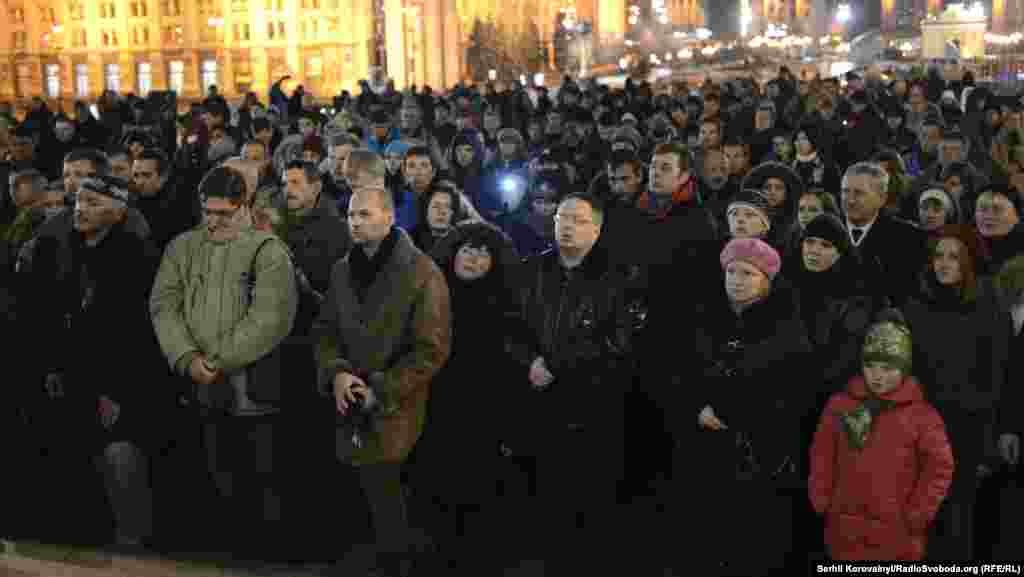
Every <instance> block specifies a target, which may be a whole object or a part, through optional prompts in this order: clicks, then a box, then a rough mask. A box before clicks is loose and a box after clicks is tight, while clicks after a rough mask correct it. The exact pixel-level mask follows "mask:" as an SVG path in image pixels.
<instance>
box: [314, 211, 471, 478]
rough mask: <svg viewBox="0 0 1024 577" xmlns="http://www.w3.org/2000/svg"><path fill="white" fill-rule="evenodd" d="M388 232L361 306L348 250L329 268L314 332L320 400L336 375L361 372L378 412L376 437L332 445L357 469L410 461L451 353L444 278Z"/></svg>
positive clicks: (329, 393) (401, 236) (330, 392)
mask: <svg viewBox="0 0 1024 577" xmlns="http://www.w3.org/2000/svg"><path fill="white" fill-rule="evenodd" d="M391 234H392V238H391V239H389V240H387V241H385V243H390V244H391V246H392V247H393V248H390V249H388V250H389V251H390V253H389V254H382V255H381V257H380V258H381V259H382V260H381V261H380V268H379V269H378V271H377V273H376V276H375V278H374V279H373V280H372V282H371V284H370V286H369V288H368V290H367V293H366V295H367V296H366V300H365V301H362V302H360V300H359V297H358V296H357V290H356V286H355V283H354V281H353V277H352V267H351V265H350V263H351V259H352V251H350V253H349V256H347V257H345V258H343V259H341V260H339V261H338V262H337V263H335V265H334V269H333V270H332V271H331V282H330V286H329V288H328V291H327V295H326V301H325V302H324V304H323V307H322V308H321V310H320V316H319V317H318V318H317V320H316V322H315V323H314V326H313V334H314V335H315V336H316V337H317V339H318V347H317V352H318V365H319V369H320V374H319V377H318V379H317V380H318V386H319V390H320V392H321V394H322V395H324V396H325V397H328V398H330V399H331V401H332V402H333V400H334V386H333V382H334V378H335V376H336V375H337V374H338V373H340V372H350V373H352V374H362V375H364V376H366V377H367V378H364V379H363V380H364V381H366V382H367V384H368V385H370V386H371V387H373V388H374V393H375V394H376V396H377V399H378V401H379V402H380V403H381V406H382V411H383V413H382V414H381V415H380V416H379V417H377V422H376V434H375V435H371V436H369V437H368V438H367V439H365V441H364V444H363V445H362V446H361V447H359V448H354V447H343V446H338V447H337V450H338V451H339V455H340V454H342V453H343V454H344V455H345V458H346V459H347V460H350V461H351V463H352V464H353V465H357V466H358V465H371V464H376V463H401V462H403V461H404V460H405V459H406V457H408V455H409V453H410V451H412V449H413V446H414V445H415V444H416V442H417V440H418V439H419V437H420V435H421V433H422V432H423V427H424V423H425V421H426V411H427V399H428V398H429V397H430V383H431V381H432V380H433V378H434V376H435V374H436V373H437V372H438V371H439V370H440V369H441V367H443V366H444V364H445V363H446V362H447V360H448V356H449V354H450V350H451V310H450V300H449V292H448V286H447V283H446V282H445V279H444V275H443V274H442V273H441V271H440V270H438V268H437V265H436V264H434V262H433V261H432V260H431V259H430V257H428V256H427V255H425V254H423V253H422V252H420V251H419V250H418V249H417V248H416V247H415V246H413V244H412V241H411V240H410V239H409V236H408V235H407V234H406V233H405V232H404V231H402V230H401V229H398V228H394V229H392V232H391ZM353 250H362V249H361V248H359V247H356V248H354V249H353ZM380 250H385V247H384V246H382V247H381V249H380ZM339 442H341V440H340V439H339Z"/></svg>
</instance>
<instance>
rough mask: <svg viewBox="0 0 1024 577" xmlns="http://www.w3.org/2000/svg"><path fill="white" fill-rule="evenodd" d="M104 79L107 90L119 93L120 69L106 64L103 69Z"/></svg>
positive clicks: (115, 65)
mask: <svg viewBox="0 0 1024 577" xmlns="http://www.w3.org/2000/svg"><path fill="white" fill-rule="evenodd" d="M104 79H105V80H106V87H107V90H113V91H114V92H120V91H121V67H120V66H118V65H117V64H107V67H106V68H105V74H104Z"/></svg>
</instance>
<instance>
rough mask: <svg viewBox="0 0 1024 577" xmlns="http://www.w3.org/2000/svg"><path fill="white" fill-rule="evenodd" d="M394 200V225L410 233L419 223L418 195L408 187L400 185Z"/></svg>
mask: <svg viewBox="0 0 1024 577" xmlns="http://www.w3.org/2000/svg"><path fill="white" fill-rule="evenodd" d="M395 200H396V202H395V226H397V227H398V228H400V229H402V230H404V231H405V232H407V233H409V234H412V231H413V229H415V228H416V225H417V224H419V216H420V206H419V205H420V203H419V197H417V196H416V193H415V192H413V191H412V190H411V189H409V187H402V189H401V191H399V193H398V194H397V195H396V199H395Z"/></svg>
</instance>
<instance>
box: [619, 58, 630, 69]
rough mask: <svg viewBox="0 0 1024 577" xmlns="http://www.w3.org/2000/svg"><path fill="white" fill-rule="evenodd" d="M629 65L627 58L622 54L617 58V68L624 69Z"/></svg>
mask: <svg viewBox="0 0 1024 577" xmlns="http://www.w3.org/2000/svg"><path fill="white" fill-rule="evenodd" d="M628 66H629V59H628V58H626V57H625V56H623V57H622V58H619V68H621V69H623V70H625V69H626V68H627V67H628Z"/></svg>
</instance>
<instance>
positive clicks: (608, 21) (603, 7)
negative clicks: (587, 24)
mask: <svg viewBox="0 0 1024 577" xmlns="http://www.w3.org/2000/svg"><path fill="white" fill-rule="evenodd" d="M594 32H595V33H596V34H597V37H598V38H606V37H610V38H618V37H619V36H618V35H620V34H625V33H626V0H602V2H601V3H600V5H599V11H598V15H597V22H596V23H595V26H594Z"/></svg>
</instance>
